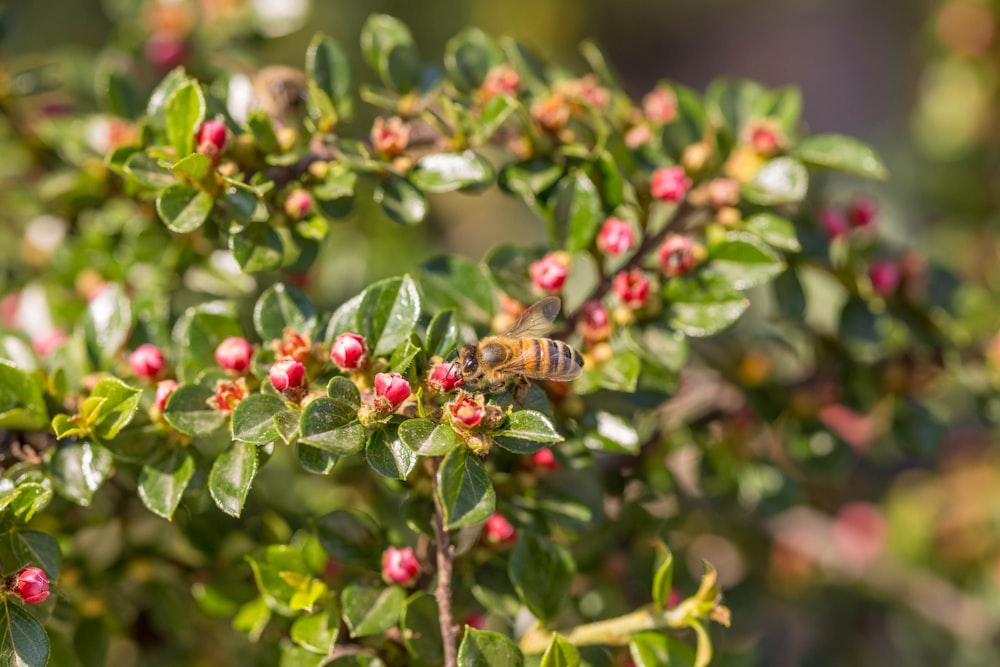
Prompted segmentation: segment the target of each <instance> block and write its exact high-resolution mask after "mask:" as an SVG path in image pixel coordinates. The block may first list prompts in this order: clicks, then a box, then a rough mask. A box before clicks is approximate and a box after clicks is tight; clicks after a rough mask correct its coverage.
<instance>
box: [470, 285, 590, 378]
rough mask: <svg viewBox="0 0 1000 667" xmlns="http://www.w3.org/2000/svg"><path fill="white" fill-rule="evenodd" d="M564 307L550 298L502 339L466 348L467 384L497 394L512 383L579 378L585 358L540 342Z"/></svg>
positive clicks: (560, 345)
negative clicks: (515, 381) (511, 381)
mask: <svg viewBox="0 0 1000 667" xmlns="http://www.w3.org/2000/svg"><path fill="white" fill-rule="evenodd" d="M561 305H562V304H561V302H560V301H559V297H555V296H550V297H546V298H544V299H542V300H541V301H539V302H537V303H535V304H534V305H532V306H531V307H530V308H528V309H527V310H525V311H524V312H523V313H521V316H520V317H518V318H517V321H516V322H514V325H513V326H512V327H511V328H510V329H508V330H507V331H505V332H504V333H502V334H500V335H499V336H488V337H486V338H483V339H482V340H481V341H479V342H478V343H469V344H467V345H463V346H462V349H461V350H460V351H459V355H458V366H459V373H460V374H461V376H462V380H463V382H464V383H466V384H469V385H472V386H477V387H479V390H480V391H497V390H499V389H502V388H503V387H505V386H506V385H507V383H508V381H510V380H517V381H518V382H524V381H526V380H559V381H567V380H572V379H574V378H576V377H577V376H579V375H580V371H581V370H582V369H583V358H582V357H581V356H580V353H579V352H577V351H576V349H574V348H573V346H572V345H569V344H568V343H564V342H562V341H561V340H554V339H552V338H539V336H541V335H543V334H545V333H546V332H548V331H549V330H550V329H551V328H552V322H553V321H555V319H556V315H558V314H559V308H560V306H561ZM525 388H526V387H525Z"/></svg>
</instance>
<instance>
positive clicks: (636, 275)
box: [614, 251, 662, 308]
mask: <svg viewBox="0 0 1000 667" xmlns="http://www.w3.org/2000/svg"><path fill="white" fill-rule="evenodd" d="M661 252H662V251H661ZM614 290H615V296H617V297H618V298H619V299H620V300H621V302H622V303H624V304H625V305H627V306H631V307H632V308H638V307H640V306H642V305H643V304H644V303H646V298H647V297H648V296H649V278H647V277H646V274H645V273H643V272H642V269H639V268H634V269H632V270H630V271H621V272H620V273H619V274H618V275H616V276H615V282H614Z"/></svg>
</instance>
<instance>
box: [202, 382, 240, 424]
mask: <svg viewBox="0 0 1000 667" xmlns="http://www.w3.org/2000/svg"><path fill="white" fill-rule="evenodd" d="M246 397H247V383H246V382H245V381H244V380H243V378H236V379H235V380H219V381H218V382H216V383H215V396H213V397H212V398H210V399H208V404H209V405H210V406H211V407H213V408H215V409H216V410H218V411H219V412H221V413H222V414H224V415H228V414H230V413H231V412H232V411H233V409H234V408H235V407H236V406H237V405H238V404H239V402H240V401H242V400H243V399H244V398H246Z"/></svg>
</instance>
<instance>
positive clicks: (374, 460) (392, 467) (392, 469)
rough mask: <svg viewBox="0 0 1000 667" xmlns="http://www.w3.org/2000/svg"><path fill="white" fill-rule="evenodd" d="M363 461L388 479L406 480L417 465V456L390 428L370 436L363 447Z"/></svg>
mask: <svg viewBox="0 0 1000 667" xmlns="http://www.w3.org/2000/svg"><path fill="white" fill-rule="evenodd" d="M365 460H366V461H367V462H368V465H369V466H371V468H372V470H374V471H375V472H377V473H378V474H380V475H382V476H383V477H388V478H390V479H406V478H407V476H408V475H409V474H410V472H412V471H413V468H414V467H415V466H416V465H417V455H416V454H415V453H414V452H413V450H411V449H410V448H409V447H407V446H406V444H405V443H403V441H402V440H401V439H400V438H399V434H398V433H397V432H396V429H395V427H391V426H390V427H388V428H380V429H377V430H376V431H375V432H374V433H372V434H371V437H369V438H368V445H367V446H366V447H365Z"/></svg>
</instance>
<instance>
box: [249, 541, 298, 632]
mask: <svg viewBox="0 0 1000 667" xmlns="http://www.w3.org/2000/svg"><path fill="white" fill-rule="evenodd" d="M246 559H247V562H249V563H250V569H251V570H252V571H253V576H254V580H255V581H256V582H257V590H258V591H259V592H260V595H261V597H262V598H264V601H265V602H266V603H267V606H268V608H270V609H271V610H272V611H274V612H275V613H277V614H281V615H282V616H291V615H292V614H293V613H294V612H295V610H294V609H293V608H292V604H291V601H292V598H293V597H294V596H295V594H296V593H297V592H298V590H299V589H298V587H297V586H295V585H293V583H290V582H293V581H294V580H295V578H296V577H295V576H293V575H297V578H308V577H311V576H312V573H311V571H310V569H309V564H308V563H307V562H306V559H305V557H304V556H303V555H302V552H301V551H299V550H298V549H296V548H294V547H291V546H288V545H285V544H275V545H270V546H266V547H262V548H260V549H257V550H256V551H254V552H253V553H251V554H249V555H248V556H247V557H246Z"/></svg>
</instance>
